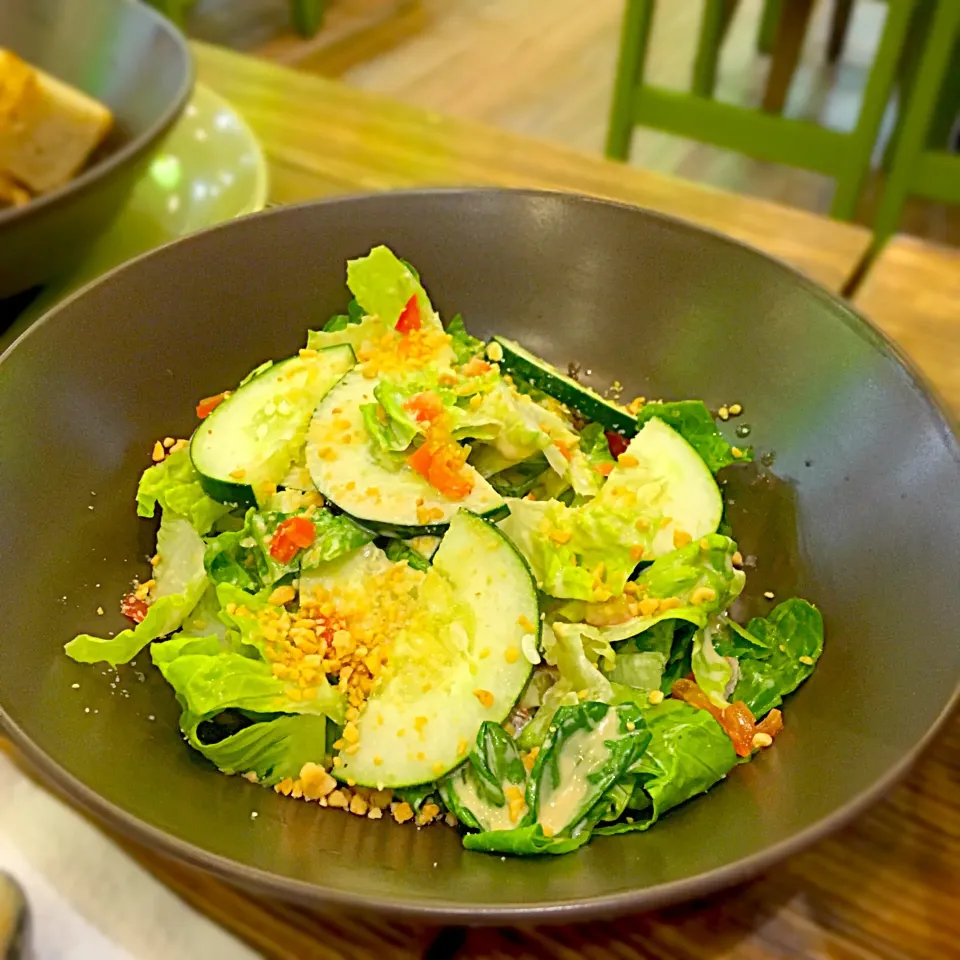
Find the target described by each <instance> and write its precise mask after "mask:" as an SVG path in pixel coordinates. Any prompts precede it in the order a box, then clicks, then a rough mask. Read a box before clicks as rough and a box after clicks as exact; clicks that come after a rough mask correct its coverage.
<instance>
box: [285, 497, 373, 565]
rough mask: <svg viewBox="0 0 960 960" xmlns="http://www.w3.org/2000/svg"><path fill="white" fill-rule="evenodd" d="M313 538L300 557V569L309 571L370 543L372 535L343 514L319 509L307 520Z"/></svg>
mask: <svg viewBox="0 0 960 960" xmlns="http://www.w3.org/2000/svg"><path fill="white" fill-rule="evenodd" d="M310 520H311V522H312V523H313V527H314V530H316V535H315V539H314V541H313V543H312V544H311V545H310V546H309V547H307V548H306V550H304V551H303V553H302V554H301V556H300V569H301V570H302V571H306V570H312V569H313V568H314V567H319V566H320V565H321V564H324V563H327V562H328V561H330V560H336V559H337V557H342V556H345V555H346V554H348V553H351V552H352V551H354V550H358V549H359V548H360V547H363V546H366V544H368V543H370V542H372V540H373V538H374V535H373V534H372V533H371V532H370V531H369V530H367V529H366V528H365V527H361V526H360V524H359V523H357V522H356V521H355V520H352V519H351V518H350V517H348V516H346V515H345V514H336V515H334V514H332V513H331V512H330V511H329V510H318V511H317V512H316V513H314V514H313V516H312V517H311V518H310Z"/></svg>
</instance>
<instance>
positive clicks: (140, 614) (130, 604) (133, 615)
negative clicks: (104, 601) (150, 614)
mask: <svg viewBox="0 0 960 960" xmlns="http://www.w3.org/2000/svg"><path fill="white" fill-rule="evenodd" d="M149 609H150V607H149V606H148V604H147V601H146V600H140V599H139V598H138V597H137V596H136V595H135V594H132V593H128V594H127V595H126V596H125V597H124V598H123V599H122V600H121V601H120V612H121V613H122V614H123V615H124V616H125V617H129V618H130V619H131V620H132V621H133V622H134V623H142V622H143V619H144V617H146V615H147V611H148V610H149Z"/></svg>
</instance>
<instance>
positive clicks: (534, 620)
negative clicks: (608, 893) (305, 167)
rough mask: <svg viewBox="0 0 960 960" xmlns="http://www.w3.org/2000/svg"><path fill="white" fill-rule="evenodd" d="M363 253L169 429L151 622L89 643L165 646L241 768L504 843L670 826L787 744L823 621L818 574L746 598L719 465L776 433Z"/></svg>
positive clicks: (218, 758)
mask: <svg viewBox="0 0 960 960" xmlns="http://www.w3.org/2000/svg"><path fill="white" fill-rule="evenodd" d="M347 284H348V286H349V288H350V291H351V293H352V294H353V298H354V299H353V300H352V301H351V302H350V304H349V306H348V308H347V311H346V313H344V314H342V315H338V316H335V317H333V318H332V319H331V320H330V321H329V322H328V323H327V324H326V326H325V327H324V328H323V330H319V331H310V332H309V335H308V339H307V345H306V347H305V348H304V349H302V350H300V351H299V352H298V354H297V355H296V356H293V357H290V358H288V359H284V360H280V361H277V362H273V361H268V362H266V363H263V364H261V365H260V366H259V367H257V368H256V369H255V370H253V371H252V372H251V373H250V374H249V375H248V376H247V377H246V378H245V379H244V380H243V381H241V383H240V384H239V385H237V386H236V387H235V388H234V389H233V390H229V391H225V392H223V393H220V394H217V395H216V396H211V397H208V398H206V399H204V400H201V401H200V403H199V404H198V406H197V416H198V418H199V422H198V425H197V427H196V430H195V431H194V433H193V436H192V438H191V439H190V440H189V441H187V440H175V439H174V438H172V437H167V438H165V439H163V440H158V441H157V444H156V446H155V447H154V451H153V460H154V461H155V462H154V464H153V465H152V466H150V467H149V468H148V469H147V470H146V471H145V472H144V474H143V476H142V478H141V480H140V484H139V488H138V491H137V513H138V514H139V515H140V516H141V517H153V516H154V515H155V513H156V511H157V509H158V508H159V511H160V526H159V531H158V534H157V551H156V556H155V557H154V558H153V560H152V561H151V562H152V564H153V570H152V574H151V576H150V577H149V579H147V580H145V581H144V582H142V583H139V584H136V585H135V588H134V590H133V592H132V593H131V594H130V595H129V596H127V597H125V598H124V599H123V601H122V605H121V606H122V610H123V612H124V613H125V614H126V615H127V616H128V617H129V618H130V619H131V620H132V621H133V622H134V625H133V626H132V627H130V628H129V629H126V630H123V631H122V632H120V633H118V634H116V635H115V636H109V637H95V636H90V635H86V634H85V635H81V636H78V637H76V638H75V639H74V640H72V641H70V642H69V643H68V644H67V645H66V652H67V654H68V655H69V656H70V657H72V658H73V659H74V660H77V661H81V662H84V663H106V664H109V665H112V666H114V667H116V666H117V665H118V664H124V663H128V662H129V661H131V660H132V659H133V658H135V657H137V656H138V655H139V654H141V652H142V651H143V650H144V649H145V648H148V647H149V654H150V657H151V659H152V661H153V664H154V665H155V666H156V668H157V669H158V670H159V671H160V673H161V674H162V675H163V677H164V679H165V680H166V681H167V682H168V683H169V684H170V686H171V687H172V688H173V690H174V693H175V694H176V697H177V700H178V702H179V704H180V707H181V710H182V713H181V717H180V729H181V732H182V734H183V737H184V738H185V739H186V741H187V743H188V744H189V745H190V746H191V747H192V748H193V749H195V750H197V751H199V752H200V753H202V754H203V755H204V756H205V757H206V758H207V759H208V760H209V761H210V762H211V763H212V764H214V765H215V766H216V767H218V768H219V769H220V770H221V771H223V772H224V773H227V774H239V775H241V776H243V777H245V778H246V779H247V780H249V781H252V782H255V783H258V784H261V785H263V786H265V787H269V788H272V789H274V790H276V791H278V792H279V793H282V794H285V795H288V796H291V797H295V798H298V799H302V800H307V801H313V802H317V803H319V805H321V806H326V807H339V808H342V809H344V810H346V811H349V812H350V813H352V814H355V815H359V816H365V817H368V818H370V819H380V818H382V817H392V818H393V819H394V820H396V821H398V822H401V823H402V822H406V821H410V822H413V823H416V824H418V825H424V824H427V823H430V822H433V821H445V822H446V823H448V824H450V825H451V826H457V827H458V828H459V829H460V830H461V831H462V833H463V844H464V846H465V847H467V848H468V849H471V850H479V851H487V852H495V853H497V854H520V855H522V854H543V853H553V854H559V853H566V852H568V851H571V850H574V849H576V848H577V847H579V846H581V845H582V844H584V843H586V842H587V841H588V840H589V839H590V838H591V836H594V835H597V834H600V835H603V834H617V833H625V832H629V831H634V830H646V829H647V828H649V827H650V826H651V825H652V824H654V823H655V822H656V821H657V820H658V819H659V818H660V817H661V816H662V815H663V814H664V813H665V812H666V811H667V810H669V809H671V808H672V807H675V806H677V805H678V804H681V803H683V802H685V801H687V800H689V799H690V798H692V797H694V796H696V795H698V794H700V793H703V792H704V791H706V790H708V789H709V788H710V787H712V786H713V785H714V784H715V783H717V782H718V781H720V780H722V779H723V778H724V777H725V776H726V775H727V774H728V773H729V772H730V771H731V770H732V769H733V768H734V767H735V766H736V765H737V764H738V763H741V762H746V761H749V760H750V759H751V758H752V757H753V756H754V755H755V754H756V753H757V752H758V751H762V750H763V749H765V748H767V747H769V746H770V745H771V744H772V743H773V740H774V738H775V737H776V735H777V734H778V732H779V731H780V729H781V727H782V718H781V713H780V710H779V707H780V704H781V702H782V700H783V698H784V697H785V696H786V695H787V694H789V693H791V692H792V691H793V690H795V689H796V688H797V686H799V684H801V683H802V682H803V681H804V680H805V679H806V678H807V677H809V676H810V674H811V673H812V672H813V669H814V667H815V665H816V662H817V659H818V658H819V656H820V654H821V651H822V648H823V626H822V621H821V617H820V614H819V612H818V610H817V609H816V608H815V607H814V606H813V605H811V604H810V603H808V602H806V601H805V600H801V599H790V600H786V601H784V602H782V603H779V604H778V605H776V606H773V605H772V604H771V607H772V609H771V610H770V612H769V614H768V616H766V617H759V618H755V619H753V620H751V621H750V622H749V623H746V624H743V625H742V624H739V623H737V622H736V621H735V620H733V619H732V618H731V616H730V614H729V608H730V606H731V604H732V603H733V601H734V600H735V599H736V597H737V596H738V594H740V592H741V591H742V589H743V586H744V581H745V573H744V570H743V566H744V563H743V558H742V557H741V555H740V553H739V551H738V549H737V544H736V543H735V541H734V540H733V539H731V536H730V535H729V530H728V528H727V526H726V524H725V522H724V515H723V514H724V507H723V500H722V498H721V494H720V490H719V487H718V485H717V481H716V479H715V475H716V473H717V472H718V471H719V470H721V469H723V468H724V467H727V466H729V465H731V464H733V463H735V462H737V461H746V460H749V459H751V457H752V453H751V451H750V450H749V449H739V448H738V447H735V446H731V444H729V443H728V442H727V441H726V440H725V439H724V438H723V436H722V435H721V433H720V431H719V430H718V428H717V425H716V423H715V421H714V418H713V416H712V414H711V413H710V412H709V411H708V409H707V407H706V406H705V405H704V404H703V403H702V402H701V401H699V400H684V401H680V402H673V403H664V402H654V403H646V402H644V401H643V400H642V399H641V398H638V399H637V400H635V401H634V402H633V403H631V404H629V405H626V406H623V405H621V404H619V403H617V402H614V401H613V400H611V399H609V398H607V397H604V396H601V395H600V394H598V393H596V392H595V391H593V390H591V389H589V388H587V387H585V386H584V385H582V384H581V383H579V382H578V381H577V379H576V378H575V377H573V376H567V375H564V374H563V373H561V372H560V371H558V370H557V369H555V368H554V367H552V366H550V365H549V364H548V363H545V362H544V361H543V360H541V359H540V358H538V357H537V356H535V355H534V354H532V353H530V352H529V351H528V350H526V349H524V348H523V347H522V346H521V345H520V344H518V343H516V342H514V341H512V340H510V339H506V338H504V337H494V338H493V339H492V340H491V341H490V342H488V343H485V342H483V341H481V340H479V339H476V338H474V337H472V336H471V335H470V334H469V333H468V332H467V330H466V329H465V327H464V323H463V320H462V319H461V318H460V317H459V316H456V317H454V318H453V319H452V320H450V322H449V323H448V324H447V325H446V327H444V326H443V325H442V324H441V320H440V317H439V316H438V314H437V312H436V310H434V308H433V306H432V305H431V302H430V299H429V298H428V296H427V293H426V291H425V289H424V287H423V286H422V284H421V282H420V279H419V277H418V275H417V273H416V271H415V270H414V269H413V268H412V267H411V266H410V265H409V264H407V263H405V262H404V261H403V260H400V259H399V258H398V257H396V256H395V255H394V254H393V253H392V252H391V251H390V250H389V249H387V248H386V247H382V246H381V247H376V248H375V249H373V250H372V251H371V252H370V254H369V255H368V256H366V257H362V258H360V259H357V260H352V261H350V262H349V263H348V265H347ZM731 409H732V411H733V413H734V414H736V413H738V412H739V410H738V409H737V408H736V407H733V408H731ZM722 414H728V415H729V411H728V410H727V409H724V410H722V411H721V415H722ZM771 596H772V595H771Z"/></svg>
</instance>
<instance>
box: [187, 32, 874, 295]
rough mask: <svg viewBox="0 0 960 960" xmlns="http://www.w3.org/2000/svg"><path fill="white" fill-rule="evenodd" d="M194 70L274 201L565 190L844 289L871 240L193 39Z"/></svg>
mask: <svg viewBox="0 0 960 960" xmlns="http://www.w3.org/2000/svg"><path fill="white" fill-rule="evenodd" d="M193 49H194V54H195V55H196V60H197V74H198V77H199V79H200V80H201V81H203V83H205V84H207V86H209V87H212V88H213V89H214V90H216V91H217V93H219V94H221V95H222V96H224V97H226V98H227V99H228V100H230V101H231V102H232V103H233V105H234V106H235V107H236V108H237V109H238V110H239V111H240V112H241V113H242V114H243V115H244V117H245V119H246V120H247V122H248V123H249V124H250V126H251V127H252V128H253V130H254V132H255V133H256V135H257V137H258V138H259V139H260V141H261V143H262V144H263V147H264V150H265V152H266V154H267V158H268V160H269V163H270V178H271V199H272V200H273V201H275V202H277V203H292V202H296V201H300V200H308V199H314V198H316V197H323V196H334V195H337V194H346V193H358V192H371V191H377V190H390V189H398V188H413V187H429V186H464V185H473V186H476V185H487V186H491V185H496V186H507V187H535V188H540V189H545V190H564V191H569V192H575V193H584V194H589V195H590V196H596V197H604V198H607V199H611V200H619V201H622V202H624V203H630V204H636V205H638V206H643V207H649V208H650V209H652V210H657V211H660V212H662V213H669V214H673V215H674V216H678V217H683V218H684V219H687V220H691V221H693V222H694V223H697V224H700V225H702V226H706V227H710V228H712V229H714V230H719V231H720V232H722V233H726V234H728V235H729V236H732V237H736V238H737V239H738V240H743V241H745V242H746V243H750V244H752V245H753V246H755V247H759V248H760V249H761V250H764V251H766V252H767V253H770V254H773V255H774V256H777V257H780V258H781V259H783V260H786V261H787V262H789V263H791V264H793V265H794V266H796V267H799V268H800V269H801V270H803V271H805V272H806V273H808V274H809V275H810V276H812V277H814V278H815V279H817V280H819V281H820V282H821V283H823V284H824V285H826V286H828V287H830V288H831V289H832V290H842V289H844V287H845V285H846V284H847V283H848V281H849V280H850V278H851V277H852V276H853V274H854V272H855V271H856V269H857V268H858V266H859V265H860V264H861V262H862V260H863V258H864V256H865V254H866V252H867V250H868V248H869V246H870V242H871V235H870V233H869V231H867V230H866V229H865V228H863V227H861V226H856V225H854V224H849V223H839V222H837V221H834V220H827V219H825V218H823V217H819V216H816V215H814V214H812V213H808V212H806V211H804V210H797V209H793V208H790V207H783V206H779V205H778V204H775V203H770V202H768V201H765V200H758V199H754V198H751V197H743V196H739V195H737V194H732V193H725V192H723V191H720V190H714V189H710V188H708V187H704V186H700V185H697V184H694V183H690V182H688V181H685V180H680V179H678V178H675V177H668V176H665V175H664V174H660V173H654V172H651V171H648V170H639V169H637V168H634V167H628V166H625V165H623V164H618V163H611V162H609V161H607V160H603V159H600V158H598V157H591V156H588V155H587V154H584V153H579V152H577V151H575V150H570V149H568V148H566V147H562V146H558V145H554V144H548V143H541V142H538V141H535V140H531V139H529V138H527V137H523V136H519V135H517V134H514V133H509V132H507V131H504V130H497V129H494V128H493V127H487V126H484V125H482V124H478V123H472V122H468V121H465V120H459V119H454V118H452V117H446V116H441V115H439V114H435V113H429V112H427V111H424V110H422V109H420V108H419V107H413V106H408V105H405V104H402V103H398V102H397V101H394V100H391V99H388V98H386V97H382V96H376V95H373V94H370V93H367V92H364V91H361V90H355V89H352V88H350V87H347V86H345V85H344V84H342V83H339V82H337V81H333V80H327V79H324V78H322V77H318V76H314V75H312V74H306V73H297V72H295V71H292V70H289V69H286V68H284V67H280V66H277V65H275V64H271V63H266V62H264V61H260V60H254V59H252V58H250V57H247V56H243V55H242V54H237V53H233V52H231V51H228V50H224V49H221V48H219V47H212V46H208V45H205V44H200V43H195V44H194V45H193Z"/></svg>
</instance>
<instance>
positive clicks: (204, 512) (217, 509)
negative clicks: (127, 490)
mask: <svg viewBox="0 0 960 960" xmlns="http://www.w3.org/2000/svg"><path fill="white" fill-rule="evenodd" d="M158 503H159V504H160V506H161V508H162V509H164V510H166V511H168V512H170V513H175V514H178V515H179V516H181V517H185V518H186V519H187V520H189V521H190V523H191V524H193V527H194V529H195V530H196V531H197V533H199V534H201V535H202V534H205V533H206V532H207V531H208V530H209V529H210V528H211V527H212V526H213V525H214V523H216V522H217V520H219V519H220V518H221V517H222V516H224V515H225V514H227V513H229V512H230V507H229V505H227V504H224V503H218V502H217V501H216V500H214V499H213V498H211V497H208V496H207V495H206V494H205V493H204V492H203V487H202V486H201V485H200V477H199V475H198V474H197V471H196V470H194V469H193V463H192V462H191V460H190V451H189V449H188V448H186V447H184V448H183V449H181V450H177V452H176V453H171V454H168V455H167V457H166V458H165V459H164V460H162V461H161V462H160V463H157V464H154V466H152V467H147V469H146V470H144V471H143V475H142V476H141V477H140V483H139V484H138V486H137V515H138V516H141V517H152V516H153V515H154V512H155V511H156V508H157V504H158Z"/></svg>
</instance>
